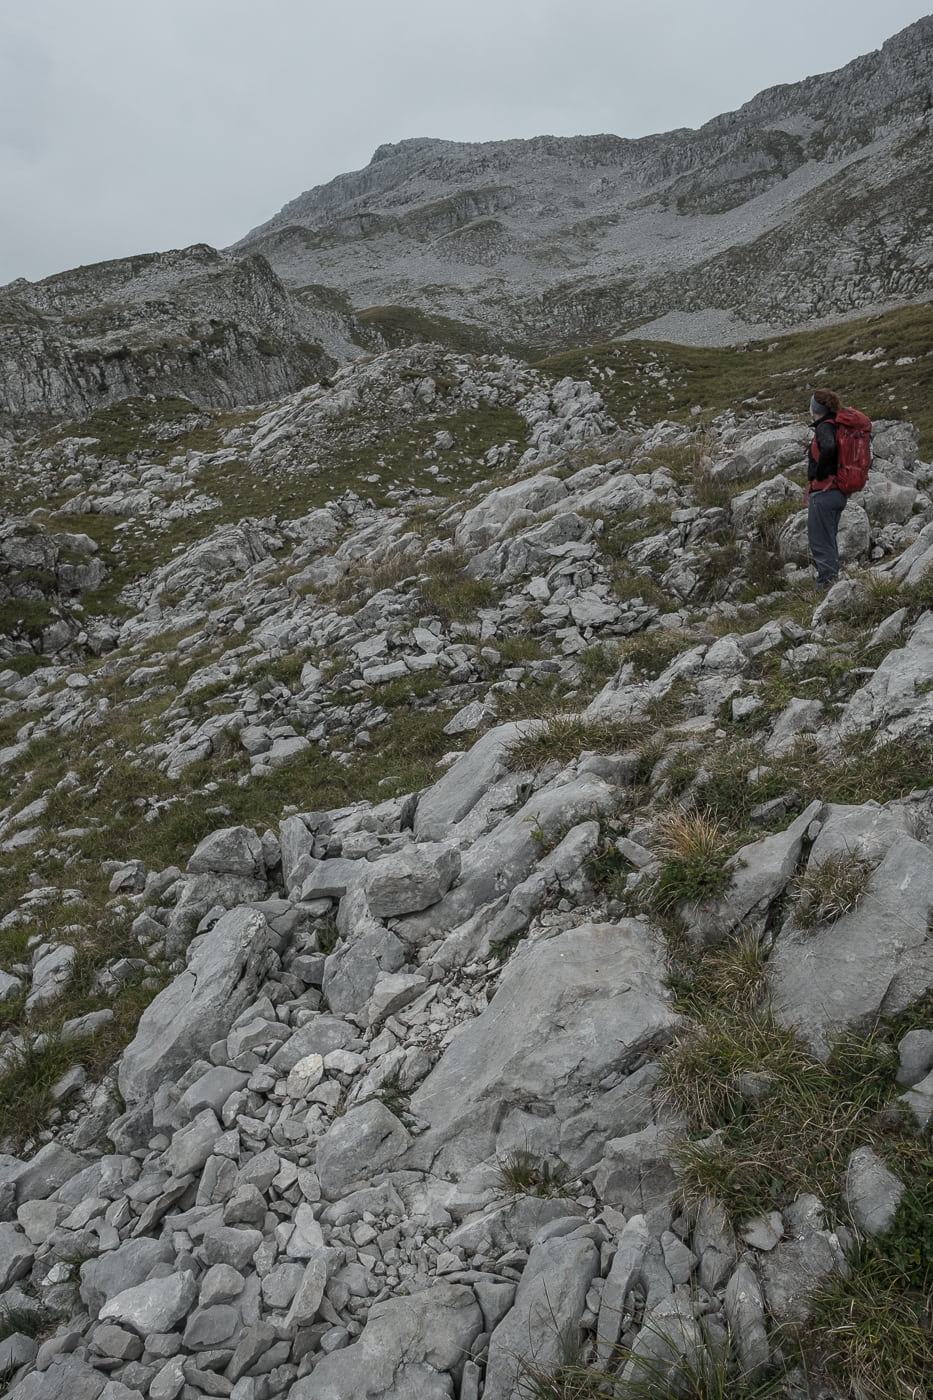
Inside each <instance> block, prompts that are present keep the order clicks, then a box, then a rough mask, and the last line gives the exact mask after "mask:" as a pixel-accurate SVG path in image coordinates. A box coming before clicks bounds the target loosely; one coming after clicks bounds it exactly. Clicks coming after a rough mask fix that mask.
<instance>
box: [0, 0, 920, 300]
mask: <svg viewBox="0 0 933 1400" xmlns="http://www.w3.org/2000/svg"><path fill="white" fill-rule="evenodd" d="M9 8H11V7H7V9H9ZM923 13H924V9H923V7H922V6H920V5H917V4H911V3H908V2H907V0H889V2H888V3H887V4H886V5H885V6H884V7H880V6H878V4H877V0H826V3H824V4H823V5H822V6H821V7H820V11H819V23H818V24H817V25H816V26H814V18H813V10H812V5H811V4H809V3H804V0H785V3H784V4H783V5H782V6H780V7H778V6H771V5H768V6H753V5H749V4H748V0H707V3H705V4H702V5H700V4H698V3H697V0H655V3H654V4H653V5H652V6H651V7H650V9H649V8H648V7H647V6H646V5H644V3H643V0H638V3H635V0H471V3H470V4H469V5H459V4H458V5H457V6H452V5H439V4H438V3H437V0H353V3H351V4H349V5H344V6H340V7H337V6H335V5H334V4H332V2H331V0H270V3H269V4H268V5H264V6H261V7H260V6H257V5H256V4H255V3H254V0H160V3H159V4H158V5H152V6H150V5H142V4H139V3H136V4H134V3H128V0H82V4H80V5H75V4H74V3H73V0H41V3H40V4H37V5H35V6H33V7H32V8H31V9H29V10H27V9H26V8H25V6H23V7H19V13H18V14H17V15H16V16H15V17H14V16H11V15H10V14H9V13H8V12H7V10H0V189H2V191H3V217H2V220H0V284H2V283H3V282H6V281H9V280H11V279H12V278H14V277H18V276H25V277H30V278H38V277H43V276H47V275H48V274H50V273H52V272H55V271H59V270H61V269H64V268H67V267H71V266H75V265H76V264H78V263H86V262H94V261H98V260H102V259H105V258H111V257H118V256H123V255H126V254H130V253H134V252H141V251H147V250H150V249H154V248H167V247H179V246H184V245H185V244H188V243H193V242H208V243H213V244H214V245H216V246H224V245H226V244H228V243H231V242H233V241H234V240H235V239H236V238H238V237H240V236H241V235H242V234H244V233H245V232H246V231H247V230H248V229H249V228H251V227H253V226H254V225H256V224H258V223H261V222H262V221H263V220H265V219H267V218H269V217H271V215H272V214H274V213H275V212H276V211H277V210H278V209H279V208H280V207H281V206H282V205H283V204H284V203H285V202H286V201H287V200H289V199H293V198H294V197H295V196H296V195H298V194H300V193H301V191H302V190H305V189H308V188H309V187H310V186H312V185H315V184H320V183H322V182H324V181H326V180H329V179H331V178H332V177H333V176H334V175H337V174H339V173H341V172H342V171H345V170H352V169H355V168H358V167H359V166H361V165H363V164H365V163H366V162H367V161H368V160H369V158H370V156H371V155H372V152H373V150H374V149H375V148H376V146H378V145H380V144H382V143H383V142H385V141H397V140H401V139H403V138H404V137H408V136H440V137H446V138H449V139H453V140H464V141H484V140H499V139H506V138H508V137H528V136H533V135H538V134H542V133H547V134H553V135H576V134H580V133H585V132H601V131H609V132H614V133H616V134H617V135H621V136H640V135H645V134H648V133H649V132H653V131H666V130H670V129H672V128H674V127H678V126H690V127H693V126H698V125H701V124H702V123H703V122H704V121H707V120H709V118H711V117H713V116H715V115H717V114H718V113H720V112H723V111H728V110H730V109H732V108H734V107H737V106H739V105H741V104H742V103H743V102H745V101H748V100H749V99H750V98H751V97H753V96H754V95H755V93H756V92H759V91H760V90H761V89H762V88H765V87H770V86H772V85H774V84H776V83H782V82H795V81H797V80H798V79H800V78H802V77H805V76H807V75H808V74H810V73H817V72H825V71H828V70H830V69H833V68H837V67H840V66H841V65H842V64H844V63H846V62H848V60H849V59H851V58H853V57H855V56H856V55H857V54H860V53H866V52H868V51H870V50H871V49H874V48H877V47H878V46H879V45H880V44H881V43H882V42H883V41H884V40H885V39H886V38H888V37H890V36H891V35H892V34H894V33H896V32H897V31H898V30H899V29H902V28H903V27H904V26H905V25H907V24H909V23H911V22H913V21H914V20H916V19H919V18H920V17H921V15H922V14H923ZM814 32H816V39H815V41H814V39H813V37H812V36H813V35H814Z"/></svg>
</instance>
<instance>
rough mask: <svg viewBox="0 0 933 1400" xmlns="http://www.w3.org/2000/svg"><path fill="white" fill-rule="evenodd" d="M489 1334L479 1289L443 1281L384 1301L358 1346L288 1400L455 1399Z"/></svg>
mask: <svg viewBox="0 0 933 1400" xmlns="http://www.w3.org/2000/svg"><path fill="white" fill-rule="evenodd" d="M482 1329H483V1315H482V1313H481V1312H480V1309H479V1305H478V1304H477V1302H476V1299H475V1298H474V1296H473V1290H472V1289H471V1288H465V1287H464V1286H463V1285H462V1284H451V1283H437V1284H435V1285H434V1286H433V1288H429V1289H427V1290H426V1291H425V1292H423V1293H416V1294H414V1295H413V1296H412V1297H408V1298H387V1299H386V1300H385V1302H382V1303H376V1304H375V1306H374V1307H373V1308H372V1310H371V1311H370V1314H369V1319H368V1321H367V1323H366V1326H365V1327H364V1328H363V1331H362V1334H361V1335H360V1339H359V1341H358V1342H354V1344H353V1345H352V1346H349V1347H347V1348H346V1349H345V1350H344V1351H337V1352H334V1353H333V1354H332V1355H331V1356H326V1357H324V1358H323V1360H321V1361H319V1362H318V1364H317V1366H316V1367H315V1368H314V1370H313V1371H312V1373H311V1375H310V1376H306V1377H305V1378H304V1379H303V1380H300V1381H297V1382H296V1383H295V1384H294V1385H293V1386H292V1388H291V1390H290V1391H289V1392H288V1400H382V1397H384V1396H390V1395H395V1396H398V1397H399V1400H401V1397H403V1396H404V1397H411V1400H449V1397H450V1396H451V1395H452V1394H453V1389H452V1381H451V1377H450V1375H449V1374H447V1373H450V1372H458V1373H459V1370H460V1367H461V1366H462V1365H463V1360H464V1357H466V1356H467V1355H468V1354H469V1351H470V1348H471V1346H472V1345H473V1343H474V1341H475V1340H476V1338H477V1337H478V1336H479V1334H480V1332H481V1331H482Z"/></svg>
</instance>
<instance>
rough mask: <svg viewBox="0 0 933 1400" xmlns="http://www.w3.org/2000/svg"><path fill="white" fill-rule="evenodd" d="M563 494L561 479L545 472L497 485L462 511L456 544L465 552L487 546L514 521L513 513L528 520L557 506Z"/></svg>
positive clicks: (563, 486)
mask: <svg viewBox="0 0 933 1400" xmlns="http://www.w3.org/2000/svg"><path fill="white" fill-rule="evenodd" d="M566 495H567V488H566V486H565V485H564V483H563V482H562V481H561V480H560V478H559V477H556V476H551V475H549V474H548V473H547V472H542V473H541V474H540V475H538V476H530V477H526V478H525V479H524V480H523V481H515V482H512V483H511V484H510V485H509V486H500V487H498V488H497V489H496V490H495V491H490V493H489V495H488V496H485V497H484V498H483V500H481V501H480V503H479V505H476V506H473V507H472V508H471V509H470V510H468V511H466V512H465V514H464V516H463V519H462V520H461V522H460V524H459V525H458V526H457V531H456V535H455V539H456V541H457V544H458V545H459V546H460V547H461V549H467V550H474V549H476V548H477V546H480V547H482V546H483V545H484V544H489V542H490V540H495V539H499V538H501V536H502V535H503V534H504V533H505V531H506V530H507V529H508V528H509V527H510V526H511V525H512V523H513V522H514V519H515V516H516V513H519V518H520V519H525V520H530V519H531V518H532V516H533V515H535V514H537V512H538V511H542V510H546V509H547V507H548V506H553V505H556V503H557V502H558V501H559V500H561V499H562V498H563V497H565V496H566Z"/></svg>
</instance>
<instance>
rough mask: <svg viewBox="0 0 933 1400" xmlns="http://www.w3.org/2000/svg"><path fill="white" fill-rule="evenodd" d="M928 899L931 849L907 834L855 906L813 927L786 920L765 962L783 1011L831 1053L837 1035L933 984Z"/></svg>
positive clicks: (932, 892)
mask: <svg viewBox="0 0 933 1400" xmlns="http://www.w3.org/2000/svg"><path fill="white" fill-rule="evenodd" d="M931 907H933V852H931V851H930V849H929V847H928V846H925V845H922V844H921V843H920V842H919V841H915V840H913V839H912V838H911V837H909V836H903V837H901V838H900V839H899V840H897V841H895V842H894V844H892V845H891V846H890V848H889V850H888V853H887V855H886V856H885V857H884V860H883V861H882V862H881V864H880V865H879V866H877V868H876V869H875V870H874V872H873V873H872V875H871V876H870V878H869V881H868V886H867V890H866V893H865V895H864V896H863V898H862V900H861V902H860V904H859V905H858V907H857V908H856V909H855V910H854V911H853V912H852V913H851V914H846V915H844V916H843V917H842V918H840V919H837V920H836V922H835V923H832V924H829V925H822V926H820V927H818V928H816V929H813V930H810V929H807V930H804V929H798V928H796V927H795V925H794V924H793V921H789V922H788V923H786V924H785V925H784V926H783V928H782V929H781V931H780V933H779V935H778V937H777V940H776V942H775V945H774V950H773V953H772V956H771V960H770V962H769V965H768V987H769V992H770V997H771V1005H772V1008H773V1010H774V1012H775V1014H776V1016H777V1017H778V1019H779V1020H780V1021H781V1022H782V1023H783V1024H784V1025H787V1026H793V1027H794V1028H795V1029H796V1030H797V1031H798V1032H799V1033H800V1035H801V1036H802V1037H803V1038H804V1039H805V1040H806V1041H807V1043H808V1044H809V1045H810V1046H811V1047H812V1048H813V1050H814V1051H816V1053H817V1054H819V1055H827V1054H828V1053H829V1046H830V1044H831V1041H832V1039H833V1036H834V1035H837V1034H840V1033H841V1032H843V1031H846V1030H858V1029H860V1028H867V1027H868V1026H869V1025H872V1024H874V1022H875V1020H876V1018H877V1017H878V1016H888V1015H894V1014H895V1013H896V1012H898V1011H903V1010H904V1009H905V1008H906V1007H908V1006H909V1005H910V1004H911V1002H913V1001H915V1000H917V998H918V997H920V996H921V995H922V994H923V993H924V992H925V991H926V990H927V988H928V987H930V986H933V950H931V948H930V942H929V939H928V937H927V933H926V928H927V919H928V917H929V910H930V908H931Z"/></svg>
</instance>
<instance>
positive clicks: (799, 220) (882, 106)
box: [238, 17, 933, 348]
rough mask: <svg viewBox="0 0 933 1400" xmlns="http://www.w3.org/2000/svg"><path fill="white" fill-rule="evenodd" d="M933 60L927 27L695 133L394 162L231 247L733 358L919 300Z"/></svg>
mask: <svg viewBox="0 0 933 1400" xmlns="http://www.w3.org/2000/svg"><path fill="white" fill-rule="evenodd" d="M931 50H933V19H931V18H929V17H927V18H925V19H922V20H919V21H918V22H917V23H916V24H914V25H911V26H910V27H909V28H908V29H905V30H904V31H903V32H902V33H901V34H898V35H897V36H896V37H895V38H892V39H890V40H889V41H888V42H887V43H886V44H885V45H884V46H883V47H882V48H881V49H880V50H878V51H877V52H876V53H872V54H868V55H865V56H864V57H862V58H859V59H856V60H855V61H854V62H852V63H850V64H847V65H846V66H845V67H844V68H841V69H839V70H838V71H836V72H831V73H825V74H822V75H820V76H818V77H813V78H807V79H806V80H804V81H803V82H800V83H794V84H789V85H787V86H783V87H778V88H772V89H769V90H768V91H766V92H763V93H760V94H759V95H758V96H757V97H756V98H754V99H753V100H752V101H751V102H748V103H746V105H745V106H744V107H742V108H740V109H739V110H738V111H737V112H729V113H725V114H724V115H722V116H720V117H717V118H715V119H714V120H713V121H710V122H707V123H706V125H705V126H703V127H701V128H700V129H699V130H698V131H687V130H678V131H673V132H669V133H666V134H663V135H658V136H650V137H645V138H644V139H641V140H623V139H621V138H619V137H615V136H610V135H602V136H584V137H572V138H556V137H549V136H542V137H538V138H535V139H534V140H531V141H497V142H485V143H482V144H469V143H458V142H450V141H439V140H428V139H424V140H410V141H403V142H400V143H399V144H397V145H394V146H383V147H380V148H379V150H378V151H377V152H376V153H375V155H374V156H373V159H372V161H371V162H370V164H369V165H368V166H367V167H366V169H365V170H361V171H356V172H354V173H352V174H347V175H341V176H339V177H338V178H337V179H335V180H333V181H331V182H330V184H328V185H323V186H319V187H317V188H315V189H312V190H309V191H307V192H306V193H305V194H302V195H301V196H299V198H298V199H295V200H293V201H292V202H291V203H289V204H287V205H286V206H285V208H284V209H283V210H282V211H281V212H280V213H279V214H277V215H276V216H275V217H274V218H273V219H271V220H269V221H268V222H267V223H266V224H263V225H262V226H260V227H259V228H257V229H255V230H253V232H252V233H250V234H249V235H248V236H247V237H246V238H245V239H244V240H243V241H242V242H241V243H240V244H239V245H238V247H239V248H240V249H242V250H246V249H249V250H253V251H259V252H262V253H263V254H264V255H265V256H266V257H267V258H268V259H269V261H270V263H271V265H272V266H273V267H274V268H275V269H276V271H277V272H278V273H279V275H280V276H281V277H282V278H283V280H284V281H285V282H286V283H287V284H288V285H289V286H294V287H300V286H301V285H303V284H305V283H320V282H323V283H326V284H327V285H328V286H332V287H337V288H340V289H341V290H342V291H344V292H346V293H347V294H348V295H349V296H350V297H351V298H352V301H353V304H354V305H355V306H356V307H357V308H361V307H366V306H376V307H378V306H385V305H387V304H394V303H400V304H402V305H404V306H413V307H419V308H421V309H422V310H424V311H426V312H429V313H444V314H446V315H448V316H453V317H457V318H459V319H461V320H465V321H468V322H471V323H476V324H478V325H480V326H486V327H493V328H495V329H497V330H498V331H499V332H500V333H501V334H504V335H506V336H510V337H512V338H513V339H515V340H519V341H523V342H526V343H530V344H533V345H540V346H545V347H549V348H554V347H555V346H559V345H564V344H567V343H572V342H573V341H574V340H575V339H576V340H579V339H583V340H584V341H589V342H592V341H593V340H596V339H598V338H600V337H606V336H609V335H613V334H617V333H619V332H620V331H626V330H630V329H631V328H633V327H643V326H644V325H645V323H650V322H652V321H653V320H655V319H656V318H662V317H666V316H671V315H672V314H679V315H680V317H681V318H683V317H684V316H688V317H689V316H693V317H694V318H695V320H696V322H697V325H698V326H699V327H700V328H701V331H700V332H696V331H695V334H698V335H699V343H704V342H705V343H715V342H716V338H717V335H718V336H723V335H724V336H725V338H726V339H727V340H733V341H734V340H736V339H740V338H742V335H743V334H744V333H748V329H749V328H753V327H754V328H757V330H758V331H759V333H763V332H764V331H765V330H766V329H767V327H768V326H770V327H772V328H774V327H781V326H785V327H786V326H791V325H794V324H796V323H802V322H806V321H810V320H814V319H825V318H826V317H827V316H830V315H832V314H839V313H845V312H849V311H851V310H853V309H858V308H861V307H866V306H870V305H872V304H874V303H878V302H883V301H886V300H890V299H898V298H906V297H910V296H913V295H917V294H919V293H923V292H926V291H928V290H929V288H930V277H931V261H930V257H931V251H930V240H929V228H928V219H927V217H926V213H927V206H928V204H929V199H930V190H931V183H930V182H931V170H930V155H929V153H930V149H931V145H930V127H929V122H930V109H931V101H930V99H931V84H930V72H931ZM743 323H744V328H745V329H744V331H743ZM667 324H668V323H667V322H662V327H663V326H664V325H667ZM678 326H679V332H680V338H683V333H684V328H685V326H689V321H684V320H683V319H681V320H680V321H679V322H678ZM668 334H669V336H670V332H668ZM670 338H674V337H673V336H670Z"/></svg>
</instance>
